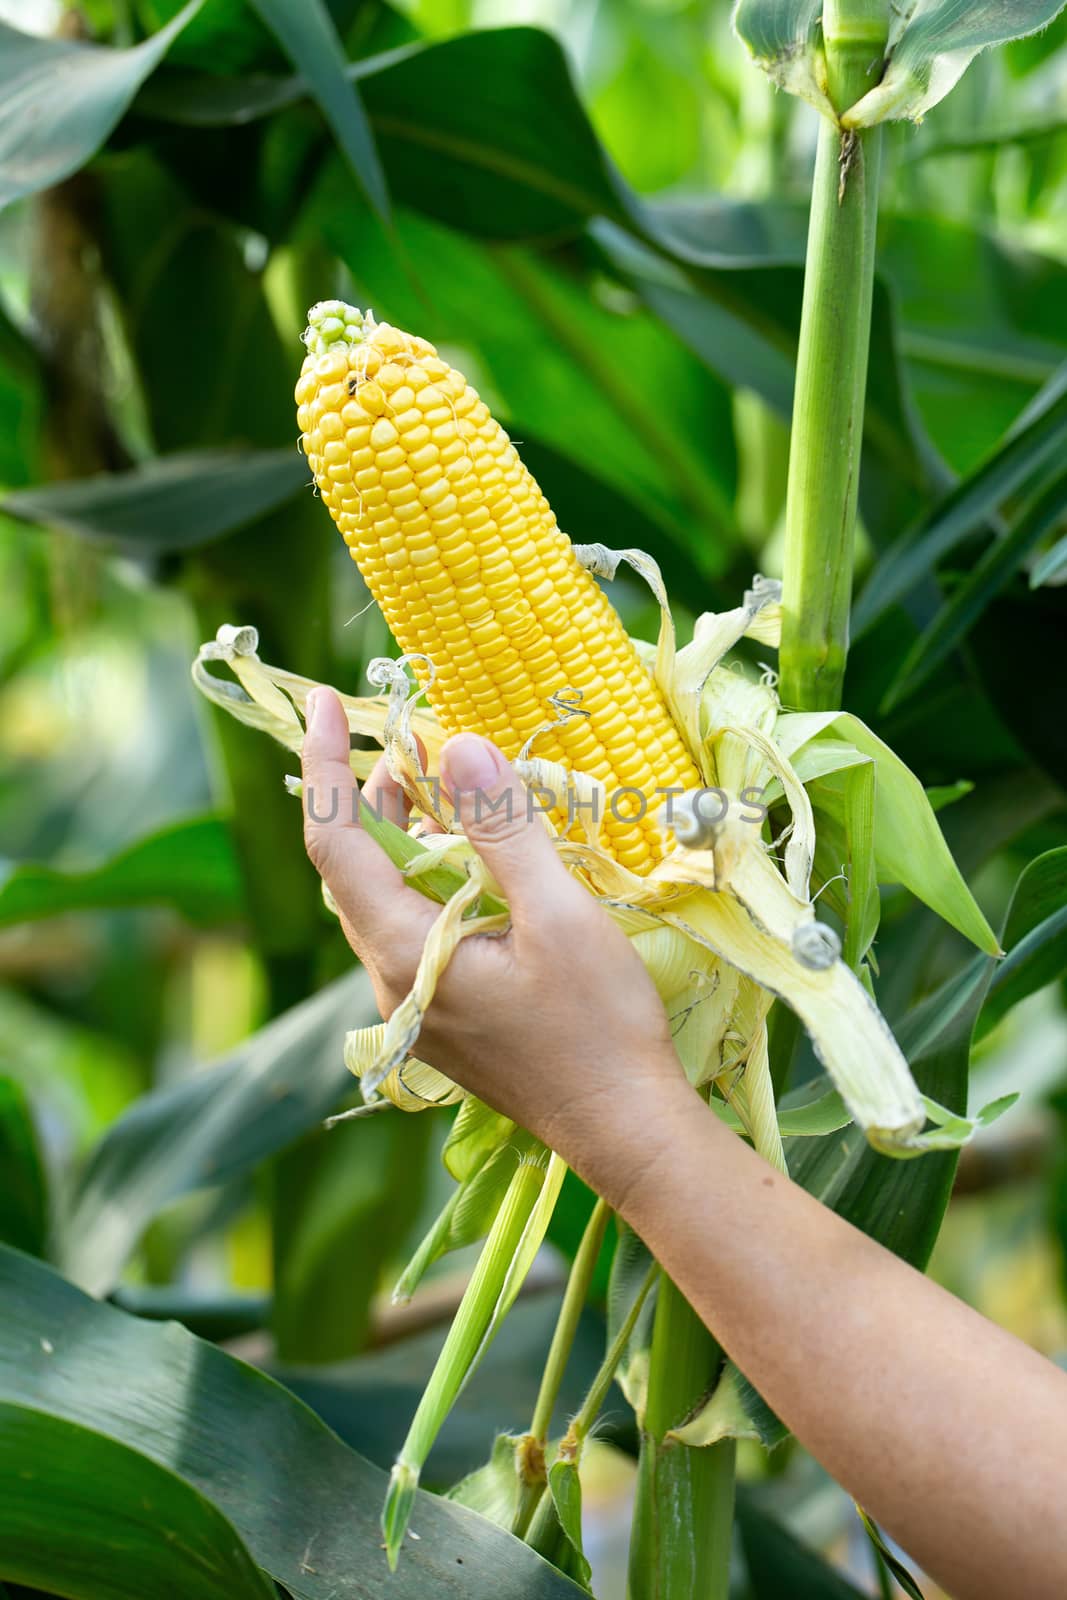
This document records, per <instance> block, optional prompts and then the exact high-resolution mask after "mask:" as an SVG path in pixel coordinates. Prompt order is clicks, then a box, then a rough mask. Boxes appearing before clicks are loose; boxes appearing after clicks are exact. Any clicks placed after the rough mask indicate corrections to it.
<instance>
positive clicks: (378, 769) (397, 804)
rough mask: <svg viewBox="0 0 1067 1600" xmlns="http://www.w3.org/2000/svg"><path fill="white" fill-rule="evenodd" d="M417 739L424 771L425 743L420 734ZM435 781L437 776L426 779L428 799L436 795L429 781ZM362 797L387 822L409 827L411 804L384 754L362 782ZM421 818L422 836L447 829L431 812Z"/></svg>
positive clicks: (419, 833) (420, 828)
mask: <svg viewBox="0 0 1067 1600" xmlns="http://www.w3.org/2000/svg"><path fill="white" fill-rule="evenodd" d="M415 742H416V744H417V745H418V747H419V756H420V758H421V761H422V767H423V771H424V772H425V770H426V747H425V745H424V744H423V742H422V740H421V739H420V738H419V737H418V735H417V734H416V736H415ZM436 781H437V780H436V779H432V780H428V782H427V790H428V793H427V799H428V800H429V799H430V798H433V790H432V789H431V788H430V783H436ZM363 798H364V800H365V801H366V803H367V804H368V805H369V806H370V807H371V809H372V810H373V811H374V813H375V815H376V816H378V817H380V818H382V819H383V820H384V821H386V822H395V823H396V825H397V827H398V828H405V829H406V828H407V826H408V824H409V822H410V821H411V812H412V804H411V801H410V800H409V799H408V797H407V795H406V794H405V793H404V791H403V789H402V788H401V787H400V785H399V784H398V783H397V781H396V779H395V778H394V777H393V776H392V774H391V773H390V771H389V768H388V767H387V766H386V762H385V757H384V756H382V758H381V760H380V761H378V762H376V764H375V767H374V770H373V772H372V773H371V775H370V777H369V778H368V779H367V781H366V783H365V784H364V785H363ZM420 819H421V820H420V822H419V826H418V829H417V837H419V838H421V837H422V836H423V835H424V834H428V833H444V831H445V830H444V829H443V828H442V826H441V824H440V823H439V822H437V821H436V820H435V819H434V818H433V817H432V816H430V814H429V812H421V813H420Z"/></svg>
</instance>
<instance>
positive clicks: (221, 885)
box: [0, 817, 244, 928]
mask: <svg viewBox="0 0 1067 1600" xmlns="http://www.w3.org/2000/svg"><path fill="white" fill-rule="evenodd" d="M160 904H162V905H170V906H173V907H174V909H175V910H176V911H180V912H181V914H182V915H183V916H185V917H187V918H188V919H189V921H190V922H197V923H208V924H210V923H217V922H225V921H229V920H233V919H236V918H238V917H240V915H241V914H242V912H243V910H244V891H243V888H242V884H241V875H240V871H239V869H238V865H237V859H236V856H235V854H234V850H233V845H232V843H231V842H230V834H229V829H228V828H227V827H226V825H225V823H223V822H220V821H218V820H217V819H216V818H214V817H198V818H196V819H195V820H194V821H192V822H178V823H175V824H174V826H173V827H170V828H164V829H162V830H161V831H160V832H159V833H154V834H151V835H149V837H148V838H146V839H139V840H138V841H137V842H136V844H133V845H130V846H129V848H128V849H126V850H123V851H122V852H121V854H120V855H117V856H113V857H112V859H111V860H110V861H108V862H105V864H104V865H103V866H101V867H95V868H92V869H91V870H89V871H86V872H69V871H61V870H59V869H57V868H55V867H45V866H37V865H36V864H35V863H26V864H25V865H23V866H20V867H16V868H15V869H14V871H13V872H12V873H11V874H10V875H9V877H8V878H6V879H5V880H4V882H3V884H2V885H0V928H3V927H11V926H12V925H13V924H15V923H18V922H33V921H37V920H38V919H40V918H42V917H55V916H59V915H61V914H63V913H65V912H69V911H97V910H102V909H109V908H112V907H116V906H144V905H160Z"/></svg>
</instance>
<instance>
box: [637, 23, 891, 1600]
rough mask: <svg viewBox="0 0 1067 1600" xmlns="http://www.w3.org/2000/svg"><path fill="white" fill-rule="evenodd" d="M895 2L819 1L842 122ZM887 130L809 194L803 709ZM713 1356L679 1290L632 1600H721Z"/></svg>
mask: <svg viewBox="0 0 1067 1600" xmlns="http://www.w3.org/2000/svg"><path fill="white" fill-rule="evenodd" d="M888 28H889V6H888V0H826V5H825V6H824V8H823V14H822V31H823V49H824V55H825V91H826V94H827V96H828V98H829V101H830V103H831V105H832V106H833V108H834V109H835V111H837V112H838V113H841V112H844V111H847V110H848V108H849V107H850V106H851V105H853V104H854V103H855V101H857V100H859V99H860V98H861V97H862V96H863V95H864V94H865V93H866V92H867V91H868V90H869V89H870V88H872V87H873V86H874V85H875V84H876V83H877V82H878V79H879V77H880V76H881V63H882V58H883V53H884V50H885V45H886V40H887V37H888ZM881 138H882V134H881V130H880V129H879V128H874V129H871V130H868V131H864V132H857V131H855V130H845V129H843V128H841V127H840V126H839V125H838V124H837V123H836V122H835V121H831V120H830V118H829V117H824V118H823V121H822V126H821V128H820V132H819V142H818V150H817V155H816V163H815V176H814V184H813V189H812V202H811V217H810V222H809V233H808V253H807V263H806V271H805V282H804V306H803V313H802V319H801V329H800V344H799V349H798V355H797V378H796V390H795V395H794V409H793V431H792V438H791V444H790V458H789V483H788V496H787V507H786V551H785V573H784V583H783V617H782V645H781V654H780V666H781V697H782V702H783V704H784V705H787V706H791V707H796V708H797V709H799V710H809V711H821V710H832V709H835V708H836V707H838V706H839V705H840V703H841V688H842V682H843V679H844V671H845V658H846V654H847V651H848V621H849V608H850V604H851V598H852V560H853V546H854V543H855V530H856V508H857V501H858V489H859V468H860V450H861V444H862V438H863V413H864V401H865V396H866V388H867V355H868V346H869V343H870V331H871V302H872V296H873V292H874V255H875V228H876V222H877V212H878V177H879V169H880V164H881ZM719 1365H720V1352H719V1349H718V1346H717V1345H716V1343H715V1341H714V1339H713V1338H712V1337H711V1335H710V1334H709V1333H708V1331H707V1329H706V1328H705V1327H704V1325H703V1323H702V1322H701V1321H700V1319H699V1318H698V1317H697V1315H696V1313H695V1312H694V1311H693V1310H692V1308H691V1307H690V1306H689V1305H688V1303H687V1302H686V1301H685V1299H684V1298H683V1296H682V1295H681V1293H680V1291H679V1290H678V1289H677V1288H676V1287H675V1286H674V1285H673V1284H671V1283H669V1282H667V1281H664V1283H663V1284H662V1286H661V1290H660V1296H659V1301H658V1304H657V1308H656V1319H655V1325H654V1330H653V1338H652V1350H651V1358H650V1369H649V1388H648V1405H647V1409H646V1413H645V1419H644V1428H643V1430H642V1439H641V1460H640V1468H639V1474H638V1487H637V1499H636V1504H635V1510H634V1527H633V1534H632V1538H631V1546H630V1596H631V1600H675V1597H677V1600H682V1597H686V1600H689V1597H691V1596H699V1597H700V1600H725V1597H726V1595H727V1594H728V1592H729V1577H730V1544H731V1525H732V1518H733V1500H734V1449H735V1447H734V1444H733V1441H732V1440H725V1441H723V1442H722V1443H719V1444H716V1445H713V1446H710V1447H707V1446H705V1447H690V1446H687V1445H684V1444H682V1443H681V1442H680V1441H678V1440H676V1439H674V1438H672V1437H671V1430H672V1429H674V1428H676V1427H678V1426H679V1425H680V1424H681V1423H682V1422H683V1421H684V1420H685V1418H686V1417H687V1416H688V1415H689V1414H690V1413H692V1412H694V1411H695V1410H696V1409H697V1407H698V1406H699V1404H700V1402H701V1401H702V1399H703V1398H704V1397H705V1396H706V1395H707V1394H708V1393H709V1391H710V1390H711V1388H712V1385H713V1383H714V1380H715V1377H716V1375H717V1371H718V1368H719Z"/></svg>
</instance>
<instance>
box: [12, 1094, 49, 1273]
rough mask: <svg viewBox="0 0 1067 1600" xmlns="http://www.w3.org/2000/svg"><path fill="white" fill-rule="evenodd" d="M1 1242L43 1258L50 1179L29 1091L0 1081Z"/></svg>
mask: <svg viewBox="0 0 1067 1600" xmlns="http://www.w3.org/2000/svg"><path fill="white" fill-rule="evenodd" d="M0 1172H2V1173H3V1175H4V1179H3V1183H2V1185H0V1242H2V1243H4V1244H9V1245H14V1247H15V1249H16V1250H25V1251H26V1252H27V1253H28V1254H30V1255H35V1256H43V1255H44V1254H45V1251H46V1247H47V1244H48V1224H49V1217H48V1179H47V1176H46V1174H45V1169H44V1163H43V1162H42V1160H41V1150H40V1146H39V1144H38V1140H37V1129H36V1127H35V1126H34V1120H33V1113H32V1112H31V1110H30V1103H29V1099H28V1097H27V1095H26V1092H25V1090H24V1089H23V1088H22V1087H21V1086H20V1085H19V1084H18V1083H16V1082H15V1080H14V1079H13V1078H0Z"/></svg>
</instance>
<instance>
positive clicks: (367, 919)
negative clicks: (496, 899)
mask: <svg viewBox="0 0 1067 1600" xmlns="http://www.w3.org/2000/svg"><path fill="white" fill-rule="evenodd" d="M348 752H349V733H348V719H347V717H346V716H345V713H344V708H343V707H342V705H341V702H340V700H339V699H338V698H337V696H336V694H334V692H333V690H332V689H323V688H316V689H313V690H312V691H311V693H310V694H309V695H308V699H307V732H306V733H305V735H304V748H303V753H302V757H301V761H302V765H303V775H304V783H303V799H304V844H305V847H306V849H307V853H308V855H309V856H310V857H311V861H312V863H313V865H314V866H315V868H316V870H317V871H318V873H319V876H320V877H321V878H322V880H323V882H324V883H325V884H326V887H327V888H328V889H329V891H330V893H331V895H332V896H333V898H334V901H335V903H336V905H337V907H338V909H339V910H340V912H341V913H342V915H343V917H344V918H345V920H346V921H347V922H348V923H350V924H351V925H352V926H353V927H354V928H355V929H356V930H357V932H359V933H362V934H364V935H366V936H368V937H369V938H370V939H371V940H373V939H374V937H375V933H376V931H378V932H382V933H385V932H388V933H389V934H390V936H391V937H393V938H395V937H396V935H397V930H398V926H399V925H402V926H403V927H404V929H405V930H408V929H419V930H423V929H425V926H426V924H427V922H428V920H429V918H430V916H431V913H430V908H429V906H428V905H427V903H426V901H425V899H424V898H423V896H422V895H420V894H418V893H417V892H416V891H415V890H414V889H412V888H411V887H410V886H409V885H408V884H406V883H405V882H404V879H403V877H402V876H401V874H400V872H399V870H398V869H397V868H396V867H395V866H394V865H393V863H392V862H391V861H390V860H389V857H388V856H387V855H386V854H385V852H384V851H383V850H381V849H379V847H378V846H377V845H376V844H375V842H374V840H373V839H372V838H371V837H370V835H369V834H368V833H367V832H366V830H365V829H364V828H362V827H360V824H359V786H358V784H357V783H356V779H355V776H354V774H353V772H352V768H351V767H350V766H349V764H348Z"/></svg>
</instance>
